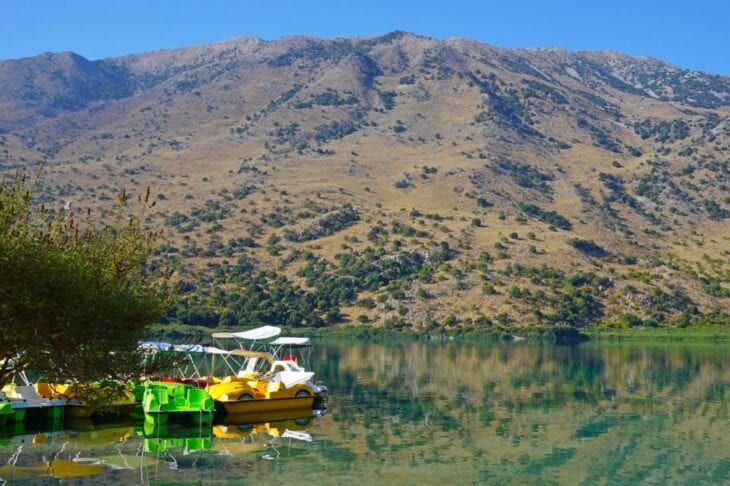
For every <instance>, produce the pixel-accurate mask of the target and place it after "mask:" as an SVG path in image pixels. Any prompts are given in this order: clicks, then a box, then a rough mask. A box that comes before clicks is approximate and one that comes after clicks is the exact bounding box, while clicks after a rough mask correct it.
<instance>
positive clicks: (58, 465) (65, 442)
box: [0, 411, 321, 484]
mask: <svg viewBox="0 0 730 486" xmlns="http://www.w3.org/2000/svg"><path fill="white" fill-rule="evenodd" d="M320 413H321V412H319V411H318V412H316V414H320ZM300 415H301V412H300ZM238 418H240V419H241V420H237V417H236V416H228V417H226V422H225V423H223V424H218V425H214V426H212V427H211V426H210V425H208V426H193V427H191V426H185V425H178V424H173V425H167V424H153V423H145V424H135V423H134V422H132V421H127V422H123V423H110V422H101V423H100V422H94V421H92V420H90V419H85V418H73V419H67V420H66V421H65V422H64V423H62V424H61V423H58V422H57V423H55V424H53V423H51V424H50V425H49V424H46V426H47V427H49V428H48V429H47V430H42V429H38V430H36V429H26V426H25V425H24V424H23V423H15V424H13V425H12V426H10V427H8V426H6V427H3V428H1V429H0V451H2V452H1V453H0V464H2V466H0V484H3V482H4V481H12V482H14V481H45V480H64V479H73V478H84V477H89V478H90V480H91V478H92V477H94V476H99V475H107V474H110V473H114V474H116V475H118V476H115V477H118V478H119V480H120V481H123V482H127V481H134V482H143V483H146V482H149V481H155V480H157V479H158V476H159V477H160V478H169V477H170V474H171V473H173V474H174V473H175V472H176V471H177V472H178V473H180V472H182V471H185V470H190V469H195V470H206V469H209V470H216V469H220V468H221V467H225V466H224V465H225V463H226V462H227V461H228V460H229V459H230V458H231V457H233V456H236V457H239V456H240V455H241V454H251V455H253V456H254V457H257V458H259V459H276V458H279V457H281V452H280V449H281V446H286V448H287V450H288V451H290V452H291V451H292V450H293V449H295V448H296V444H303V445H305V446H306V444H307V443H309V442H312V436H311V435H310V433H309V427H310V425H311V424H312V421H313V420H315V416H314V415H313V414H312V413H308V414H307V415H306V416H304V417H301V416H291V414H289V415H288V416H287V414H278V415H274V416H271V415H270V416H269V417H267V418H264V417H251V416H250V415H246V416H245V417H238ZM54 425H55V427H54ZM61 426H62V427H63V428H61ZM28 446H31V447H28Z"/></svg>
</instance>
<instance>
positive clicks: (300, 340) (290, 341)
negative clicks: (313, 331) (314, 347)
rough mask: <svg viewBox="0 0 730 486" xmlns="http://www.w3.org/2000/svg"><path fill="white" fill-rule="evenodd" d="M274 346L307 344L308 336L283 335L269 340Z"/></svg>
mask: <svg viewBox="0 0 730 486" xmlns="http://www.w3.org/2000/svg"><path fill="white" fill-rule="evenodd" d="M271 344H273V345H275V346H309V345H310V344H311V343H310V341H309V338H308V337H285V336H282V337H280V338H277V339H275V340H274V341H272V342H271Z"/></svg>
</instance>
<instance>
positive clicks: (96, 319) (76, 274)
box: [0, 174, 170, 384]
mask: <svg viewBox="0 0 730 486" xmlns="http://www.w3.org/2000/svg"><path fill="white" fill-rule="evenodd" d="M129 199H130V197H129V196H128V195H127V194H126V193H125V192H122V194H120V196H119V199H118V203H119V204H118V206H117V208H116V213H115V214H116V215H117V218H116V219H115V221H114V222H112V223H110V224H107V225H102V226H100V227H97V226H96V225H95V224H94V222H93V221H92V220H91V217H90V211H88V212H87V215H86V218H84V219H83V220H82V221H78V220H77V219H76V217H75V216H74V214H73V211H72V209H71V208H70V204H69V203H67V204H66V206H65V207H64V209H63V210H61V211H58V212H57V213H56V215H55V216H52V214H50V212H49V211H47V210H46V209H45V208H44V207H43V206H41V207H38V208H36V207H35V205H34V203H33V201H32V191H31V189H30V188H29V183H28V182H27V181H26V179H25V178H24V177H23V176H21V175H20V174H17V175H16V176H15V177H14V178H10V179H6V180H4V181H0V322H1V323H2V325H1V326H0V384H2V383H6V382H8V381H9V380H11V379H12V378H13V376H14V375H15V374H17V373H19V372H21V371H24V370H27V369H32V370H34V371H35V372H37V373H39V374H40V375H41V376H42V377H43V379H46V380H62V379H66V380H71V381H74V382H79V383H87V382H90V381H93V380H119V379H128V378H131V377H133V376H135V375H137V376H138V374H139V372H140V371H141V368H142V357H143V356H142V353H141V351H139V350H138V349H137V348H138V341H139V340H140V339H141V338H142V337H143V333H144V330H145V328H146V327H147V326H148V325H149V324H151V323H154V322H156V321H158V320H159V319H160V317H161V316H162V315H163V314H164V312H165V311H166V309H167V307H168V306H169V303H170V302H169V292H168V289H167V279H166V278H164V277H165V276H164V275H163V274H162V273H160V272H151V271H149V270H148V269H147V267H146V266H147V263H148V257H149V256H150V254H151V250H152V244H153V242H154V240H155V239H156V237H157V235H156V234H155V233H153V232H150V231H149V230H147V229H146V228H145V227H144V226H143V224H142V221H143V216H144V211H145V209H146V208H147V207H148V201H149V189H148V190H147V194H146V195H144V196H143V197H142V196H139V197H138V202H139V207H140V210H139V211H138V214H136V215H134V216H132V217H129V214H130V212H131V211H130V209H129V208H128V207H127V202H128V200H129Z"/></svg>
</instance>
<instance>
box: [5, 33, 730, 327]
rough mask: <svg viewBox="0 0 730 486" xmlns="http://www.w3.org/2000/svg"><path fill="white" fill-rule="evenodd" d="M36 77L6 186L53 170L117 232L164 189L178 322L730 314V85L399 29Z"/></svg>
mask: <svg viewBox="0 0 730 486" xmlns="http://www.w3.org/2000/svg"><path fill="white" fill-rule="evenodd" d="M28 59H29V60H26V61H24V62H20V63H18V62H17V61H2V62H0V169H2V170H4V171H12V170H15V169H16V168H21V169H24V170H30V168H33V167H36V166H44V167H45V169H44V170H45V171H46V173H47V178H48V182H47V184H46V186H45V188H44V193H43V195H42V197H41V199H42V200H43V201H45V202H46V203H47V204H49V205H53V204H58V203H59V201H65V200H66V199H69V198H70V199H73V200H74V202H75V206H76V207H87V206H88V207H90V208H92V209H94V210H99V211H102V214H104V213H103V211H104V207H105V205H108V203H106V202H105V201H109V200H111V199H113V196H114V193H115V192H116V191H118V190H119V188H120V187H121V186H124V187H126V188H127V189H128V190H130V191H132V192H135V191H141V190H142V188H143V187H145V186H147V185H152V186H154V187H155V190H156V191H158V192H159V193H160V194H161V195H162V196H163V197H162V198H159V199H158V200H157V201H156V203H157V206H156V207H157V209H158V211H157V212H156V213H155V214H154V215H150V219H149V222H150V224H153V225H157V226H164V227H166V228H167V230H168V231H167V240H166V241H165V243H164V244H163V245H162V247H161V248H163V250H159V251H158V255H157V256H158V258H159V259H160V260H161V261H165V262H167V263H168V264H171V265H173V266H174V267H175V268H176V270H177V272H178V275H179V278H180V279H181V281H183V282H184V283H185V284H184V286H185V287H186V288H190V289H193V290H190V291H189V292H186V293H183V295H182V297H181V303H179V304H178V305H176V306H175V309H174V310H173V311H172V312H171V314H170V316H169V317H168V320H169V321H170V322H173V323H182V324H185V325H195V324H201V323H202V324H204V325H208V326H212V325H219V324H220V325H234V324H236V323H237V322H244V321H247V320H248V321H252V322H260V323H261V322H263V323H267V322H273V321H275V320H277V319H279V320H287V322H289V323H290V324H292V325H298V323H300V322H302V321H306V322H308V323H317V324H323V323H337V322H342V321H345V322H347V321H349V322H355V321H358V320H359V321H360V322H373V323H375V324H376V325H386V324H387V325H407V326H411V327H414V328H418V329H427V328H429V327H432V325H433V324H432V323H433V322H437V323H438V324H439V325H446V326H454V325H457V326H458V325H462V324H463V323H465V322H467V321H469V322H471V323H472V324H473V323H474V322H476V320H477V319H480V318H482V321H480V322H485V321H484V319H487V320H488V321H489V322H490V323H492V324H493V325H495V326H503V327H509V326H515V325H517V326H519V325H522V324H525V325H527V324H529V325H556V324H558V323H565V324H567V325H574V326H577V327H580V326H585V325H598V324H601V323H613V324H615V325H636V323H637V322H639V323H660V324H661V323H664V322H666V323H677V322H685V321H686V322H689V321H693V320H698V319H704V318H705V317H704V316H712V315H715V314H714V313H715V312H716V311H718V312H721V311H724V310H726V309H727V307H728V301H727V298H728V296H730V286H729V285H728V283H729V282H730V268H729V267H730V260H728V258H727V256H728V255H727V250H726V249H725V248H726V244H727V243H726V242H727V241H728V238H730V234H729V232H728V228H727V224H726V222H727V219H728V218H730V197H728V191H729V190H730V166H729V165H728V164H729V163H730V161H729V159H728V155H727V152H728V151H730V120H729V118H730V78H727V77H723V76H719V75H711V74H704V73H699V72H695V71H690V70H686V69H682V68H678V67H675V66H672V65H670V64H667V63H664V62H662V61H659V60H654V59H645V58H635V57H631V56H627V55H624V54H620V53H613V52H606V51H566V50H554V49H542V50H531V49H504V48H499V47H495V46H490V45H487V44H483V43H480V42H477V41H474V40H469V39H446V40H437V39H433V38H429V37H424V36H417V35H414V34H409V33H404V32H399V31H397V32H393V33H390V34H386V35H384V36H375V37H362V38H337V39H328V40H322V39H318V38H315V37H309V36H292V37H287V38H282V39H278V40H275V41H264V40H260V39H256V38H251V37H239V38H234V39H229V40H225V41H222V42H220V43H215V44H209V45H201V46H193V47H187V48H179V49H173V50H159V51H152V52H149V53H141V54H131V55H127V56H121V57H115V58H108V59H104V60H98V61H89V60H86V59H84V58H83V57H81V56H77V55H74V54H71V53H67V54H62V55H61V54H56V55H47V56H41V57H35V58H28ZM394 261H397V262H400V263H398V264H394V263H393V262H394ZM368 268H369V269H370V270H368V271H365V270H363V269H368ZM377 268H380V269H382V268H387V269H388V272H385V275H390V276H389V277H387V278H386V277H382V278H381V277H377V278H376V276H375V275H376V274H378V273H379V271H376V270H375V269H377ZM265 269H268V270H269V271H270V272H272V273H271V274H266V272H264V274H263V275H264V276H261V277H259V276H258V275H259V274H258V273H257V272H260V271H264V270H265ZM361 272H365V273H361ZM587 276H589V277H587ZM344 277H347V278H348V279H351V282H352V283H351V284H348V285H347V286H345V287H344V288H342V289H339V290H335V288H336V287H337V285H335V282H340V283H341V282H342V280H341V279H342V278H344ZM338 279H339V280H338ZM338 285H339V284H338ZM222 289H227V290H226V291H225V292H224V291H223V290H222ZM251 289H259V290H260V291H256V292H253V291H251ZM252 292H253V293H252ZM232 295H235V296H237V297H235V298H234V297H232ZM277 295H289V296H290V297H291V298H290V299H289V300H291V302H289V301H288V300H286V299H283V300H282V299H281V298H278V297H276V296H277ZM368 299H369V300H368ZM371 301H372V302H371ZM242 302H243V303H242ZM264 307H265V308H269V309H274V310H272V311H270V313H267V312H264V311H262V310H260V309H261V308H264ZM252 309H259V310H252ZM193 311H194V312H193ZM206 316H207V317H206ZM211 316H212V317H211ZM454 316H459V317H454ZM622 316H623V317H622ZM626 316H633V317H626ZM683 316H684V317H683ZM452 317H453V319H452ZM634 318H635V319H634ZM454 319H456V321H454ZM622 319H623V320H622ZM683 319H684V320H683ZM447 321H448V322H449V324H446V322H447ZM522 321H524V322H522ZM627 323H628V324H627Z"/></svg>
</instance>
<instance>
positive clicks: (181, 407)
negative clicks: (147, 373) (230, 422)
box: [142, 381, 215, 425]
mask: <svg viewBox="0 0 730 486" xmlns="http://www.w3.org/2000/svg"><path fill="white" fill-rule="evenodd" d="M142 410H143V411H144V417H145V422H148V423H154V424H158V425H160V424H165V423H167V422H168V420H169V419H170V417H173V418H177V419H182V420H185V421H188V422H192V423H194V424H209V423H211V422H212V421H213V412H214V411H215V405H214V404H213V398H211V396H210V395H208V394H207V393H206V392H205V390H203V389H201V388H198V387H195V386H192V385H188V384H186V383H168V382H161V381H150V382H146V383H145V384H144V392H143V394H142Z"/></svg>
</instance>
